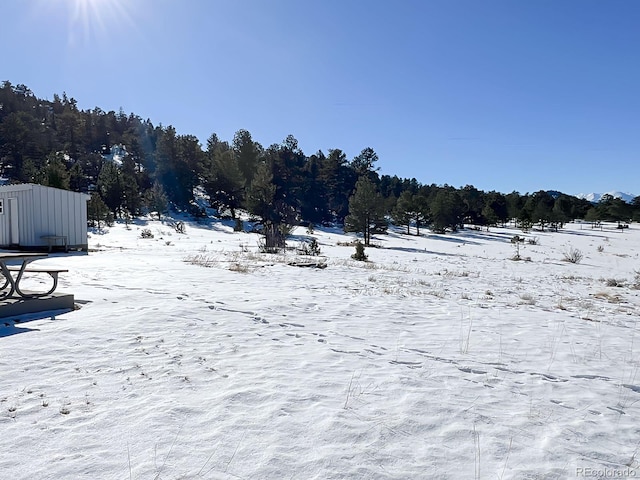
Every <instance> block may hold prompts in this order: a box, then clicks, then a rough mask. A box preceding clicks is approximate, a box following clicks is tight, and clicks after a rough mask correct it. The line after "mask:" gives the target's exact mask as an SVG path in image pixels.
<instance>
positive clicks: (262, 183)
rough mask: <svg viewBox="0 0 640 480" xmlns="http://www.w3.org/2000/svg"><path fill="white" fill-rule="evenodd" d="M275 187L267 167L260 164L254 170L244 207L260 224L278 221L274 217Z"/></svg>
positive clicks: (264, 164)
mask: <svg viewBox="0 0 640 480" xmlns="http://www.w3.org/2000/svg"><path fill="white" fill-rule="evenodd" d="M275 193H276V186H275V185H274V184H273V175H272V173H271V169H270V168H269V165H267V164H266V163H261V164H259V165H258V168H257V169H256V173H255V176H254V177H253V180H252V182H251V186H250V187H249V189H248V191H247V198H246V206H247V210H249V212H250V213H251V214H253V215H255V216H257V217H260V219H261V221H262V223H266V222H269V221H271V222H273V221H276V222H277V221H278V220H279V218H277V217H275V213H276V212H275V209H274V197H275Z"/></svg>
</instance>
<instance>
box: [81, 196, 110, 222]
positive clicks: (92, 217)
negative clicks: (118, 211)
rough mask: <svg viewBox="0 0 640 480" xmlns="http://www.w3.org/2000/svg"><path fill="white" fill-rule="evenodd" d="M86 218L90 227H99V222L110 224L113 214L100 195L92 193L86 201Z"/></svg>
mask: <svg viewBox="0 0 640 480" xmlns="http://www.w3.org/2000/svg"><path fill="white" fill-rule="evenodd" d="M87 220H88V221H89V224H90V225H91V226H92V227H97V228H101V227H100V223H101V222H102V223H105V224H106V225H110V224H111V223H112V222H113V216H112V215H111V212H109V207H107V204H106V203H104V201H103V200H102V198H101V197H100V195H98V194H97V193H95V192H94V193H92V194H91V198H90V199H89V201H88V202H87Z"/></svg>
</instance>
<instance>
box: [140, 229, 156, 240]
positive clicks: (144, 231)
mask: <svg viewBox="0 0 640 480" xmlns="http://www.w3.org/2000/svg"><path fill="white" fill-rule="evenodd" d="M140 237H141V238H153V233H151V230H149V229H148V228H143V229H142V231H141V232H140Z"/></svg>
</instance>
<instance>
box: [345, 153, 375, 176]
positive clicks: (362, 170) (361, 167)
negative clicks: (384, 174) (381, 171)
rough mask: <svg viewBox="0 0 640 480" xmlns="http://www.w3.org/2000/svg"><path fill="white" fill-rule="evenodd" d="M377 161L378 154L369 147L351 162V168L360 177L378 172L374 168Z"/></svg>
mask: <svg viewBox="0 0 640 480" xmlns="http://www.w3.org/2000/svg"><path fill="white" fill-rule="evenodd" d="M377 161H378V154H377V153H376V152H375V151H374V150H373V148H371V147H367V148H365V149H363V150H362V151H361V152H360V154H359V155H358V156H356V157H354V159H353V160H352V161H351V168H352V169H353V170H354V171H355V172H356V174H357V175H358V176H359V177H361V176H363V175H369V174H371V173H372V172H375V171H376V170H378V169H377V168H375V167H374V165H375V163H376V162H377Z"/></svg>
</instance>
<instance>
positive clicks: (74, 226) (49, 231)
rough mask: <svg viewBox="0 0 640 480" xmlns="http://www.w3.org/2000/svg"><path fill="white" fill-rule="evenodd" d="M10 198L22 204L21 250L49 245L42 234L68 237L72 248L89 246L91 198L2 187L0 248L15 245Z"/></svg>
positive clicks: (46, 189)
mask: <svg viewBox="0 0 640 480" xmlns="http://www.w3.org/2000/svg"><path fill="white" fill-rule="evenodd" d="M9 198H16V199H17V201H18V217H19V227H20V228H19V229H20V246H21V247H42V246H46V245H47V242H46V241H44V240H42V239H41V238H40V237H41V236H42V235H58V236H66V237H67V243H68V245H69V246H74V247H86V245H87V199H88V198H89V196H88V195H84V194H80V193H75V192H70V191H68V190H59V189H56V188H50V187H45V186H42V185H32V184H24V185H7V186H2V187H0V199H2V202H3V214H2V215H0V245H5V246H7V245H10V244H11V229H10V225H11V222H10V215H9Z"/></svg>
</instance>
